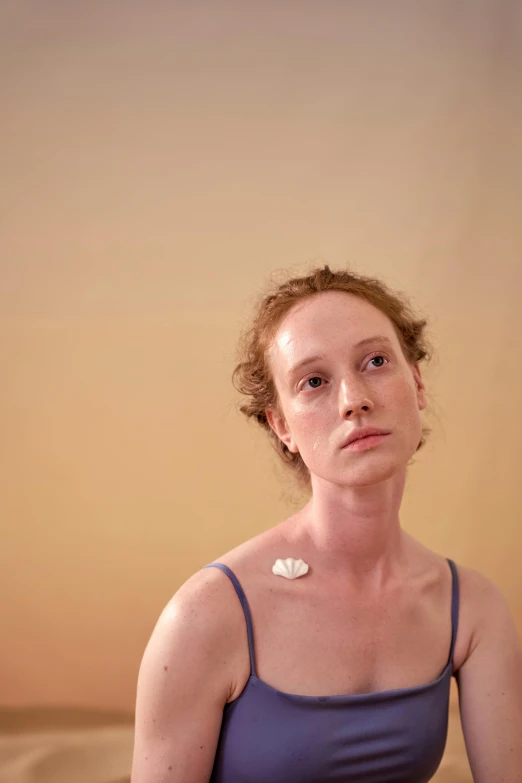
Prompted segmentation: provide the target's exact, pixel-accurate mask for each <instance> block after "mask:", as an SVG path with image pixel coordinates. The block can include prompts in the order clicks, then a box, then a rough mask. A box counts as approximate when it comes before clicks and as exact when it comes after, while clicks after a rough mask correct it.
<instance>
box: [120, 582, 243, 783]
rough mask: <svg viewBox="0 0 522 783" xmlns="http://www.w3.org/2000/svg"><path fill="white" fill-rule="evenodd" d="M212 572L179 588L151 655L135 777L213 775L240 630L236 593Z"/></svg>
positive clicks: (203, 779) (196, 778)
mask: <svg viewBox="0 0 522 783" xmlns="http://www.w3.org/2000/svg"><path fill="white" fill-rule="evenodd" d="M210 570H211V569H208V570H205V571H200V572H198V573H197V574H195V575H194V576H192V577H191V578H190V579H189V580H188V581H187V582H186V583H185V584H184V585H183V586H182V587H181V588H180V590H178V592H177V593H176V595H175V596H174V597H173V598H172V599H171V601H170V602H169V603H168V605H167V606H166V607H165V609H164V610H163V612H162V614H161V616H160V618H159V620H158V622H157V624H156V627H155V628H154V631H153V633H152V635H151V638H150V640H149V643H148V645H147V648H146V650H145V653H144V655H143V659H142V662H141V666H140V671H139V676H138V687H137V699H136V723H135V738H134V754H133V761H132V776H131V783H208V781H209V780H210V775H211V772H212V767H213V763H214V758H215V753H216V748H217V742H218V738H219V732H220V728H221V722H222V717H223V708H224V706H225V704H226V702H227V700H228V699H229V696H230V694H231V693H232V687H233V685H232V682H233V675H232V672H231V662H232V660H233V649H234V647H233V644H234V638H235V636H237V634H236V635H234V632H233V629H231V627H230V625H231V621H230V620H227V617H228V618H230V606H228V607H227V601H229V599H230V594H229V593H226V592H225V590H224V589H223V588H224V585H223V582H221V581H220V580H219V577H218V578H217V579H216V576H215V575H214V574H209V571H210ZM231 631H232V632H231Z"/></svg>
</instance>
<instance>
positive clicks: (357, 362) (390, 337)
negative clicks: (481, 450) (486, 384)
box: [132, 266, 522, 783]
mask: <svg viewBox="0 0 522 783" xmlns="http://www.w3.org/2000/svg"><path fill="white" fill-rule="evenodd" d="M425 326H426V321H424V320H418V319H415V317H414V315H413V313H412V311H411V309H410V307H409V305H408V303H407V301H406V300H405V298H404V297H403V296H402V295H400V294H397V293H393V292H392V291H390V290H389V289H388V288H387V287H386V286H385V285H384V284H383V283H382V282H381V281H378V280H375V279H373V278H367V277H363V276H358V275H356V274H353V273H351V272H349V271H336V272H332V271H331V270H330V269H329V268H328V266H325V267H324V268H320V269H315V270H313V271H312V272H311V274H309V275H308V276H305V277H301V278H296V279H292V280H288V281H287V282H285V283H283V284H281V285H280V286H279V288H278V289H277V290H275V291H274V292H272V293H270V294H267V295H266V296H264V297H263V298H261V300H260V302H259V304H258V307H257V311H256V313H255V317H254V322H253V325H252V327H251V328H250V329H249V330H248V331H247V332H246V333H245V335H244V336H243V340H242V344H241V353H240V359H241V361H240V362H239V364H238V366H237V367H236V369H235V371H234V379H235V380H236V381H237V385H238V388H239V390H240V391H242V392H243V393H244V394H246V395H247V396H248V397H249V400H248V402H247V403H246V404H245V405H243V406H242V407H241V410H242V411H243V412H244V413H245V414H246V415H247V416H249V417H254V418H256V419H257V421H258V422H259V423H260V424H261V425H262V426H263V427H264V428H265V429H266V431H267V432H268V434H269V436H270V437H271V438H272V439H273V443H274V445H275V447H276V449H277V450H278V452H279V454H280V456H281V457H282V459H283V460H284V461H285V463H286V464H287V465H288V466H289V468H290V470H291V471H292V472H293V474H294V475H295V476H296V477H297V478H298V480H299V483H300V485H301V486H303V487H304V488H307V489H308V490H309V492H310V499H309V501H308V502H307V503H306V505H304V507H303V508H301V509H300V510H299V511H298V512H297V513H295V514H293V515H292V516H290V517H289V518H288V519H285V520H284V521H283V522H281V523H280V524H278V525H276V526H275V527H273V528H271V529H270V530H268V531H266V532H264V533H261V534H260V535H258V536H256V537H255V538H253V539H250V540H249V541H246V542H245V543H243V544H241V545H240V546H238V547H237V548H235V549H233V550H232V551H230V552H227V553H226V554H224V555H222V556H221V557H219V558H218V560H217V561H215V562H213V563H209V564H208V565H207V566H205V567H204V568H202V569H201V570H200V571H198V572H197V573H195V574H194V575H193V576H191V577H190V578H189V579H188V580H187V581H186V582H185V584H183V585H182V587H181V588H180V589H179V590H178V591H177V593H176V594H175V595H174V597H173V598H172V599H171V601H170V602H169V603H168V605H167V606H166V607H165V609H164V611H163V613H162V615H161V617H160V618H159V620H158V623H157V625H156V628H155V629H154V631H153V634H152V636H151V639H150V641H149V644H148V646H147V649H146V651H145V654H144V657H143V661H142V664H141V668H140V674H139V678H138V691H137V704H136V735H135V748H134V758H133V772H132V783H164V781H169V783H207V781H211V782H212V783H247V782H248V783H268V782H270V783H326V781H342V782H343V783H348V781H350V783H351V782H352V781H357V783H361V781H368V783H370V782H371V783H407V782H411V783H422V782H423V781H428V780H430V779H431V778H432V777H433V775H434V774H435V772H436V770H437V767H438V766H439V764H440V761H441V758H442V755H443V751H444V747H445V742H446V734H447V722H448V707H449V693H450V683H451V677H452V676H455V677H456V680H457V683H458V687H459V700H460V711H461V719H462V725H463V732H464V736H465V742H466V748H467V752H468V756H469V761H470V766H471V769H472V773H473V779H474V781H476V783H500V781H502V783H519V782H520V780H522V649H521V644H520V640H519V637H518V636H517V631H516V628H515V624H514V621H513V618H512V616H511V613H510V610H509V607H508V604H507V602H506V600H505V598H504V597H503V595H502V593H501V592H500V591H499V589H498V588H497V587H496V586H495V585H494V584H493V583H492V582H491V581H490V580H488V579H487V578H486V577H484V576H483V575H481V574H480V573H478V572H477V571H475V570H474V569H471V568H465V567H464V566H461V565H458V567H457V566H456V564H455V563H454V562H453V561H452V560H449V559H446V558H445V557H442V556H441V555H439V554H437V553H435V552H432V551H430V550H429V549H427V548H426V547H425V546H423V545H422V544H421V543H420V542H419V541H417V540H415V539H414V538H413V537H412V536H411V535H409V534H408V533H406V532H405V531H404V530H402V529H401V525H400V519H399V509H400V506H401V501H402V497H403V493H404V486H405V481H406V475H407V467H408V465H409V463H410V460H411V458H412V456H413V455H414V454H415V452H416V451H417V450H418V449H419V448H420V447H421V446H422V445H423V443H424V437H423V429H422V423H421V415H420V414H421V411H423V410H424V409H425V407H426V404H427V400H426V391H425V386H424V382H423V378H422V374H421V369H420V362H421V361H422V360H424V359H426V358H428V357H429V345H428V342H427V339H426V336H425ZM369 428H371V429H369ZM424 432H425V431H424ZM372 433H373V434H372ZM375 433H377V434H375ZM276 563H277V564H276ZM285 577H286V578H285ZM292 577H293V578H292Z"/></svg>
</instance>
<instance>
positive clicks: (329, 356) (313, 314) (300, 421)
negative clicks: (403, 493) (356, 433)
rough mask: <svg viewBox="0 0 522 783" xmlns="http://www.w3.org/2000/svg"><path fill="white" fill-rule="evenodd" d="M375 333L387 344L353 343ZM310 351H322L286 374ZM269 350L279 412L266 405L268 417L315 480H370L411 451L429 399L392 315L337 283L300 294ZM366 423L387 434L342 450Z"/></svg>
mask: <svg viewBox="0 0 522 783" xmlns="http://www.w3.org/2000/svg"><path fill="white" fill-rule="evenodd" d="M373 335H384V336H387V337H388V338H389V339H390V340H391V347H389V346H387V345H386V344H385V343H383V342H382V341H376V342H375V344H370V345H366V346H363V347H361V348H360V349H356V348H355V347H354V346H355V345H356V343H357V342H359V341H360V340H362V339H364V338H366V337H371V336H373ZM315 354H323V355H324V359H321V360H316V361H314V362H313V363H311V364H309V365H307V366H305V367H304V368H302V369H301V370H299V371H298V373H297V375H294V376H292V377H289V376H288V370H289V368H290V367H291V366H292V365H294V364H295V363H296V362H298V361H300V360H301V359H303V358H305V357H307V356H312V355H315ZM372 354H373V357H372ZM377 355H378V356H382V357H383V358H384V360H385V361H383V359H377ZM269 356H270V362H271V366H272V369H273V372H274V380H275V384H276V388H277V390H278V393H279V398H280V402H281V407H282V413H283V417H279V416H278V415H277V413H275V414H274V413H273V412H272V411H267V416H268V419H269V423H270V425H271V426H272V427H273V428H274V429H275V431H276V433H277V434H278V435H279V437H280V438H281V440H282V441H283V442H284V443H285V444H286V445H287V447H288V448H289V449H290V451H292V452H294V453H297V452H299V453H300V454H301V456H302V458H303V460H304V462H305V464H306V465H307V467H308V468H309V470H310V472H311V474H312V481H314V478H316V477H317V478H318V479H323V480H325V481H328V482H332V483H333V484H337V485H343V484H345V485H346V484H349V485H350V486H352V487H354V486H361V487H362V486H369V485H374V484H377V483H380V482H382V481H385V480H386V479H387V478H390V477H391V476H393V475H394V474H395V473H396V472H397V470H398V469H399V468H400V467H402V466H403V465H405V464H406V463H407V462H408V460H409V459H410V458H411V456H412V455H413V454H414V453H415V450H416V447H417V445H418V443H419V441H420V438H421V435H422V422H421V419H420V411H421V410H423V408H424V407H425V405H426V402H425V398H424V386H423V383H422V378H421V375H420V371H419V369H418V367H417V366H416V365H410V364H409V363H408V361H407V360H406V357H405V356H404V354H403V352H402V350H401V346H400V343H399V339H398V337H397V334H396V332H395V329H394V327H393V324H392V322H391V321H390V320H389V318H388V317H387V316H386V315H385V314H384V313H383V312H381V311H380V310H379V309H378V308H376V307H374V306H373V305H371V304H370V303H369V302H367V301H365V300H363V299H361V298H359V297H357V296H355V295H354V294H347V293H344V292H341V291H326V292H322V293H320V294H317V295H315V296H313V297H311V298H309V299H306V300H304V301H303V302H300V303H299V304H298V305H296V306H295V307H294V308H292V310H291V311H290V312H289V313H288V314H287V316H286V317H285V319H284V320H283V321H282V323H281V324H280V326H279V329H278V331H277V332H276V335H275V339H274V341H273V344H272V346H271V349H270V352H269ZM373 360H375V361H373ZM312 378H313V379H315V380H314V381H312V383H310V380H311V379H312ZM318 379H321V380H318ZM366 425H370V426H372V425H373V426H377V427H382V428H385V429H388V430H391V431H392V435H391V436H388V437H387V438H385V439H384V440H383V441H382V442H381V443H380V444H379V445H378V446H377V447H376V448H373V449H368V450H366V451H362V452H351V451H349V450H348V451H347V450H344V451H341V450H340V445H341V442H342V441H343V439H344V438H345V437H346V436H347V435H348V433H349V432H350V431H351V430H352V429H353V428H354V427H360V426H366Z"/></svg>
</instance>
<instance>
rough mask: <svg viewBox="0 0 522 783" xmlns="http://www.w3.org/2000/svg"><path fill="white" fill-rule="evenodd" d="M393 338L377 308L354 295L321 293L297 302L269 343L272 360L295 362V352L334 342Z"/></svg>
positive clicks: (349, 342)
mask: <svg viewBox="0 0 522 783" xmlns="http://www.w3.org/2000/svg"><path fill="white" fill-rule="evenodd" d="M374 335H375V336H377V335H382V336H387V337H388V339H389V340H390V341H391V342H392V344H396V343H397V336H396V334H395V330H394V328H393V324H392V322H391V321H390V320H389V318H388V317H387V316H386V315H385V314H384V313H383V312H382V311H381V310H379V309H378V308H377V307H375V306H374V305H372V304H371V303H370V302H367V301H366V300H364V299H361V298H360V297H358V296H355V295H354V294H347V293H344V292H342V291H325V292H321V294H316V295H314V296H313V297H309V298H308V299H306V300H304V301H302V302H299V303H298V304H297V305H295V306H294V307H293V308H292V310H290V311H289V312H288V313H287V314H286V316H285V318H284V319H283V320H282V322H281V323H280V324H279V327H278V329H277V330H276V332H275V335H274V339H273V341H272V346H271V353H272V355H273V358H274V359H275V358H276V356H277V355H278V354H279V355H281V358H282V357H288V359H289V360H292V359H295V358H296V357H295V353H296V352H302V351H304V350H306V351H307V352H311V350H315V349H317V350H318V349H324V348H327V347H328V346H330V345H331V344H332V342H334V344H339V345H343V346H349V345H353V346H355V345H356V344H358V343H359V342H360V341H361V340H365V339H369V338H371V337H372V336H374Z"/></svg>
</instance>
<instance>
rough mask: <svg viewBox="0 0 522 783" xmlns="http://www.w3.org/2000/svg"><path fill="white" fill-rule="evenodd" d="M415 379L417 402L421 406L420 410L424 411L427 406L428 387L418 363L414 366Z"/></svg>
mask: <svg viewBox="0 0 522 783" xmlns="http://www.w3.org/2000/svg"><path fill="white" fill-rule="evenodd" d="M413 378H414V380H415V389H416V392H417V402H418V404H419V410H420V411H423V410H424V408H425V407H426V405H427V400H426V387H425V385H424V380H423V378H422V373H421V371H420V367H419V365H418V363H417V362H415V364H414V365H413Z"/></svg>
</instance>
